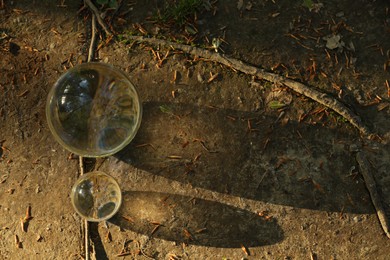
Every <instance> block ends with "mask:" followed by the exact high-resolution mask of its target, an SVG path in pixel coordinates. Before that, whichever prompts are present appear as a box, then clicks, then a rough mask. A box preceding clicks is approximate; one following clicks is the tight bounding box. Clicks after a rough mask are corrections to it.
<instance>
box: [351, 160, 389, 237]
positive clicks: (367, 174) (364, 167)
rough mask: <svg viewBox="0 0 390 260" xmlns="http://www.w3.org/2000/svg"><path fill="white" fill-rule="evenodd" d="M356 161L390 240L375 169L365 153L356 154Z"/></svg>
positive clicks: (387, 221)
mask: <svg viewBox="0 0 390 260" xmlns="http://www.w3.org/2000/svg"><path fill="white" fill-rule="evenodd" d="M356 161H357V163H358V164H359V167H360V172H361V174H362V175H363V178H364V182H365V183H366V187H367V189H368V192H369V193H370V197H371V201H372V204H373V205H374V207H375V210H376V214H377V215H378V218H379V222H380V224H381V226H382V229H383V231H385V234H386V236H387V237H388V238H390V224H389V220H388V219H387V217H386V213H385V210H384V208H383V204H382V201H381V198H380V196H379V193H378V190H377V187H376V183H375V179H374V177H373V174H372V171H373V167H372V166H371V164H370V163H369V161H368V160H367V157H366V155H365V154H364V152H358V153H357V154H356Z"/></svg>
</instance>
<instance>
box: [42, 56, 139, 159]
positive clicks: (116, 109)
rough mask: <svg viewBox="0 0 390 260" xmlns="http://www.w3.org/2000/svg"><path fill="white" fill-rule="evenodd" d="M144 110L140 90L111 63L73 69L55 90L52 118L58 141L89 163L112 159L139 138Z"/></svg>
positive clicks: (50, 98) (50, 105) (48, 113)
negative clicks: (99, 158) (103, 158)
mask: <svg viewBox="0 0 390 260" xmlns="http://www.w3.org/2000/svg"><path fill="white" fill-rule="evenodd" d="M141 116H142V105H141V101H140V99H139V96H138V93H137V90H136V88H135V87H134V85H133V84H132V83H131V82H130V80H129V79H128V78H127V76H126V75H125V74H124V73H123V72H122V71H120V70H118V69H115V68H114V67H113V66H111V65H108V64H105V63H94V62H92V63H84V64H80V65H77V66H75V67H73V68H72V69H69V70H68V71H67V72H66V73H64V74H63V75H62V76H61V77H60V78H59V79H58V81H57V82H56V83H55V84H54V86H53V87H52V89H51V91H50V93H49V95H48V99H47V105H46V117H47V121H48V124H49V128H50V130H51V132H52V134H53V135H54V137H55V139H56V140H57V141H58V142H59V143H60V144H61V145H63V146H64V147H65V148H66V149H68V150H69V151H71V152H73V153H75V154H78V155H81V156H84V157H103V156H109V155H112V154H114V153H116V152H118V151H120V150H121V149H122V148H124V147H125V146H126V145H128V144H129V143H130V142H131V140H132V139H133V138H134V136H135V134H136V133H137V130H138V128H139V126H140V122H141Z"/></svg>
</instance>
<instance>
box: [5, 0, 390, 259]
mask: <svg viewBox="0 0 390 260" xmlns="http://www.w3.org/2000/svg"><path fill="white" fill-rule="evenodd" d="M3 2H4V3H3ZM163 2H164V1H151V0H148V1H146V0H145V1H122V4H121V5H120V9H119V10H118V11H117V12H115V11H110V10H108V11H107V13H106V18H105V19H106V21H107V23H109V24H111V26H112V29H113V31H114V32H115V35H116V36H120V37H117V38H114V39H112V40H111V41H109V42H108V43H107V44H104V42H105V40H106V39H107V37H105V35H104V32H103V31H102V30H99V35H101V36H102V39H98V40H99V50H98V51H97V52H96V60H97V61H100V62H107V63H110V64H113V65H114V66H115V67H117V68H119V69H121V70H123V71H124V72H125V73H126V74H127V75H128V76H129V77H130V78H131V80H132V81H133V83H134V84H135V85H136V86H137V88H138V90H139V92H140V96H141V99H142V100H143V108H144V113H143V120H142V124H141V128H140V130H139V132H138V134H137V136H136V138H135V139H134V140H133V142H132V143H131V144H130V145H129V146H128V147H126V148H125V149H124V150H123V151H121V152H120V153H118V154H116V155H115V156H111V157H108V158H104V159H97V160H94V159H87V160H86V162H85V163H86V170H88V171H89V170H92V169H99V170H102V171H105V172H107V173H109V174H111V175H112V176H114V177H115V178H116V179H117V180H118V181H119V183H120V186H121V188H122V192H123V197H124V201H123V205H122V207H121V209H120V211H119V213H118V214H117V215H116V216H115V217H114V218H113V219H111V220H110V221H109V222H108V223H107V224H105V223H99V224H92V225H91V239H92V242H93V244H94V252H92V256H96V258H97V259H116V258H124V259H150V258H154V259H388V258H389V255H390V240H389V238H387V237H386V236H385V233H384V231H383V229H382V228H381V225H380V223H379V221H378V217H377V215H376V212H375V209H374V207H373V205H372V202H371V199H370V195H369V192H368V190H367V189H366V185H365V182H364V180H363V178H362V176H361V174H360V169H359V165H358V163H357V161H356V159H355V153H356V152H357V151H363V152H365V153H366V154H367V156H368V158H369V161H370V163H371V164H372V167H373V171H372V174H373V175H374V178H375V180H376V183H377V191H378V193H379V194H380V196H381V200H382V203H383V205H384V207H385V210H387V216H389V213H390V212H389V209H390V170H389V169H390V163H389V161H390V149H389V146H390V123H389V119H390V105H389V104H390V103H389V101H390V89H389V85H388V84H389V81H390V77H389V69H390V68H389V67H390V62H389V61H390V57H389V55H390V10H389V7H390V5H389V3H388V1H385V0H382V1H381V0H376V1H375V0H358V1H352V0H348V1H333V0H331V1H324V3H323V6H321V5H319V6H318V7H319V10H309V9H308V7H306V6H303V5H302V2H303V1H290V0H274V1H267V0H263V1H261V0H253V1H247V0H245V1H236V0H232V1H210V2H212V4H211V8H210V10H206V9H204V8H202V10H199V11H198V12H197V15H196V21H193V16H192V17H191V18H190V20H188V23H187V24H184V25H183V26H178V25H177V24H176V25H175V24H172V23H169V22H166V23H165V24H164V23H162V22H160V23H158V22H155V21H154V20H155V19H154V18H155V17H156V14H157V13H158V10H160V11H161V10H162V7H163V6H164V4H163ZM241 2H242V6H241ZM0 4H2V6H1V9H0V144H1V146H2V149H1V150H0V258H2V259H82V258H83V257H84V256H85V254H84V247H83V245H84V244H83V234H82V219H81V218H80V217H79V216H78V215H77V214H76V213H75V211H74V210H73V208H72V205H71V203H70V198H69V194H70V190H71V187H72V185H73V184H74V182H75V181H76V179H77V178H78V175H79V167H78V160H77V156H75V155H72V154H70V153H69V152H68V151H66V150H65V149H64V148H62V147H61V146H60V145H59V144H58V143H57V142H56V141H55V140H54V138H53V136H52V134H51V133H50V131H49V129H48V126H47V123H46V118H45V104H46V98H47V94H48V92H49V90H50V88H51V87H52V86H53V84H54V82H55V81H56V80H57V79H58V78H59V76H60V75H61V74H62V73H64V72H65V71H66V70H67V69H68V68H70V67H72V66H74V65H75V64H77V63H78V62H81V61H85V60H86V54H87V52H88V46H89V39H90V36H91V35H90V31H91V27H90V20H91V16H90V14H89V12H88V10H87V9H83V10H81V11H80V12H78V11H79V9H80V8H81V7H82V6H83V4H82V1H70V0H68V1H67V0H65V1H24V0H20V1H7V0H5V1H0ZM103 9H104V10H106V9H105V8H103ZM104 10H101V11H104ZM186 26H187V27H186ZM188 26H191V28H190V27H188ZM194 28H196V31H195V30H194ZM130 34H132V35H133V34H137V35H147V36H153V35H158V37H160V38H165V39H169V40H177V41H180V42H183V43H191V42H193V43H196V44H197V45H198V46H200V47H202V48H209V49H210V51H214V49H213V48H212V39H213V38H216V39H221V40H220V41H221V45H220V49H219V52H225V54H226V55H229V56H231V57H235V58H237V59H241V60H243V61H245V62H247V63H250V64H252V65H255V66H258V67H261V68H264V69H265V70H267V71H270V72H274V73H277V74H280V75H283V76H285V77H290V78H293V79H295V80H297V81H299V82H303V83H305V84H306V85H308V86H310V87H312V88H316V89H319V90H321V91H323V92H325V93H329V94H330V95H332V96H333V97H335V98H337V99H339V100H341V101H342V102H343V103H345V104H346V106H348V107H349V108H350V109H352V110H353V111H354V112H356V113H357V114H358V115H360V116H361V118H362V120H363V122H364V123H365V124H366V125H368V127H369V128H370V129H371V130H372V131H373V132H374V133H376V134H377V137H376V138H375V139H374V140H371V141H369V140H367V139H366V138H364V137H361V136H360V133H359V131H357V130H356V129H355V128H354V127H353V126H351V125H350V124H349V123H348V122H346V120H345V119H343V118H342V117H340V116H338V115H337V114H336V113H334V112H333V111H332V110H331V109H328V108H325V107H323V106H321V105H319V104H317V103H316V102H313V101H311V100H310V99H308V98H305V97H304V96H302V95H298V94H296V93H294V92H293V91H291V90H289V89H288V88H286V87H284V86H279V85H273V84H270V83H269V82H266V81H262V80H261V79H256V78H253V77H252V76H251V75H245V74H242V73H239V72H236V71H234V70H233V69H231V68H227V67H224V66H221V65H219V64H218V63H215V62H213V61H209V60H204V59H201V58H199V57H192V56H190V55H187V54H185V53H182V52H179V51H174V50H170V52H169V53H168V49H167V48H163V47H159V46H151V45H147V44H138V43H133V42H131V41H126V35H130ZM206 38H207V39H208V40H209V41H207V40H206ZM100 43H103V44H100ZM167 53H168V55H167V56H166V59H164V60H163V61H162V62H161V61H159V58H158V55H160V57H164V56H165V55H166V54H167ZM217 73H218V76H216V77H214V75H216V74H217ZM209 81H210V82H209ZM280 105H283V107H281V106H280ZM28 207H30V208H31V216H32V218H30V219H29V221H28V225H25V227H24V230H23V229H22V228H21V219H23V218H24V217H25V215H26V209H27V208H28ZM16 239H18V241H19V242H16ZM121 253H125V256H122V257H119V256H118V255H119V254H121Z"/></svg>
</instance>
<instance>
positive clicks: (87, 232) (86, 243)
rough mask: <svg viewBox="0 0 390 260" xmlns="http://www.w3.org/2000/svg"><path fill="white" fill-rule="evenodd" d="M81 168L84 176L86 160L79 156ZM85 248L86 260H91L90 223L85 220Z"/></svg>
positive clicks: (81, 173)
mask: <svg viewBox="0 0 390 260" xmlns="http://www.w3.org/2000/svg"><path fill="white" fill-rule="evenodd" d="M79 168H80V176H82V175H83V174H84V158H83V157H82V156H79ZM84 243H85V244H84V247H85V260H89V259H91V258H90V252H89V223H88V221H87V220H86V219H84Z"/></svg>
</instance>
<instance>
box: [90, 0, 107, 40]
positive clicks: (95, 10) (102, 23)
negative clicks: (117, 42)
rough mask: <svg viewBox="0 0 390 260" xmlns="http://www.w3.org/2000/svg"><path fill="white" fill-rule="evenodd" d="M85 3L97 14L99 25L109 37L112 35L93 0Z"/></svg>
mask: <svg viewBox="0 0 390 260" xmlns="http://www.w3.org/2000/svg"><path fill="white" fill-rule="evenodd" d="M84 3H86V4H87V5H88V7H89V9H91V11H92V12H93V13H94V14H95V16H96V19H97V21H98V23H99V24H100V26H101V27H102V28H103V30H104V31H105V32H106V34H107V36H109V35H112V32H111V31H110V29H109V28H108V26H107V25H106V23H105V22H104V21H103V19H102V17H101V16H100V13H99V10H98V9H97V8H96V6H95V5H94V4H93V3H92V1H91V0H84Z"/></svg>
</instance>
